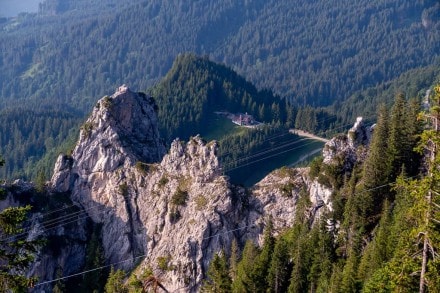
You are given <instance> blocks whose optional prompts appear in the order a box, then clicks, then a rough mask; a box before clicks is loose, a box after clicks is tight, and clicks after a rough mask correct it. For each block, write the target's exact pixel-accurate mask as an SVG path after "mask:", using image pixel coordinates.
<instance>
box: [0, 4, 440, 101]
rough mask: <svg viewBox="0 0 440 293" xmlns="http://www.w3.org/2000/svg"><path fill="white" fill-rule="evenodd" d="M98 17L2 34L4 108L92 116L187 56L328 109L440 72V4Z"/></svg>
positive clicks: (170, 7) (132, 10)
mask: <svg viewBox="0 0 440 293" xmlns="http://www.w3.org/2000/svg"><path fill="white" fill-rule="evenodd" d="M60 1H61V0H59V1H58V2H60ZM52 2H53V1H52ZM62 2H63V3H64V2H66V3H67V4H65V6H66V7H69V5H71V6H72V7H73V8H74V7H75V6H74V5H73V4H72V3H71V2H73V1H62ZM133 2H138V1H133ZM60 3H61V2H60ZM69 3H70V4H69ZM104 3H105V1H104ZM78 5H79V4H78ZM91 7H92V8H91V9H90V10H84V13H86V15H90V17H83V18H79V17H74V16H73V15H74V13H73V12H72V11H75V13H76V14H78V13H79V12H78V10H67V11H66V12H64V13H60V14H58V15H57V16H51V17H49V16H23V17H22V18H21V19H18V20H13V21H12V22H13V23H12V24H11V23H10V22H7V23H6V24H4V25H3V30H2V32H1V34H0V40H1V44H2V45H1V58H0V60H1V62H0V68H1V70H0V72H1V75H0V81H1V83H0V86H1V89H2V92H1V99H2V100H5V99H14V100H16V99H20V98H37V99H38V100H42V99H46V100H52V99H57V100H59V99H61V100H66V101H69V102H73V104H74V105H75V106H76V107H79V108H82V109H88V108H89V106H90V105H91V104H93V102H92V101H91V100H92V99H93V98H92V97H96V96H102V95H103V94H104V92H105V89H107V88H113V87H116V86H117V85H119V84H122V83H124V82H125V83H129V84H132V85H133V87H135V88H147V87H148V86H149V85H151V84H152V82H154V81H155V80H157V79H158V78H159V77H162V76H163V75H164V74H165V73H166V72H167V71H168V69H169V68H170V67H171V63H172V60H174V58H175V57H176V56H177V54H178V53H181V52H185V51H193V52H195V53H199V54H209V55H211V56H213V57H214V60H217V61H222V62H225V63H226V64H227V65H230V66H232V67H233V68H235V69H237V70H238V72H239V73H241V74H244V76H245V77H246V78H248V79H249V80H250V81H252V82H254V83H255V84H256V85H257V86H258V87H266V88H271V89H273V90H274V91H275V92H276V93H278V94H281V95H283V96H288V97H291V98H294V99H295V100H297V101H299V102H301V103H302V102H304V101H305V102H308V103H312V104H329V103H331V102H332V101H333V100H335V99H343V98H345V97H347V96H349V95H350V93H352V92H353V91H355V90H359V89H362V88H366V87H368V86H371V85H376V84H377V83H381V82H383V81H387V80H390V79H392V78H393V77H396V76H398V75H400V74H401V73H403V72H405V71H407V70H409V69H411V68H416V67H419V66H422V65H426V64H429V63H432V62H434V61H436V60H438V52H439V44H440V41H439V35H438V33H437V32H438V29H439V25H440V24H439V19H438V15H439V9H440V8H439V4H438V2H437V1H435V0H431V1H409V0H399V1H383V0H375V1H369V2H353V1H347V0H338V1H336V2H335V1H333V2H331V3H330V2H328V1H315V2H313V3H310V2H309V1H301V0H297V1H274V0H272V1H262V0H255V1H207V0H204V1H192V2H191V3H186V2H183V1H177V2H176V1H159V0H153V1H145V2H142V3H139V4H134V5H132V6H130V7H128V8H121V7H120V6H115V9H114V11H113V13H112V14H109V13H108V12H109V10H108V9H106V10H104V12H105V13H103V15H102V16H99V17H98V16H97V11H96V10H94V9H93V6H91ZM81 11H83V10H81ZM93 13H95V14H96V17H93V16H94V14H93ZM61 22H62V23H63V24H60V23H61ZM55 24H56V25H55ZM31 29H38V31H33V30H32V33H29V31H30V30H31ZM3 105H4V104H3Z"/></svg>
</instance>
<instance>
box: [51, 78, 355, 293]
mask: <svg viewBox="0 0 440 293" xmlns="http://www.w3.org/2000/svg"><path fill="white" fill-rule="evenodd" d="M155 108H156V106H155V104H154V100H153V99H152V98H150V97H147V96H146V95H144V94H140V93H134V92H132V91H130V90H129V89H128V88H127V87H125V86H124V87H121V88H119V89H118V91H117V92H116V93H115V94H114V95H112V96H111V97H104V98H102V99H101V100H100V101H98V103H97V105H96V107H95V109H94V110H93V112H92V114H91V116H90V117H89V119H88V120H87V122H86V123H85V124H84V126H83V128H82V130H81V134H80V139H79V141H78V143H77V145H76V147H75V149H74V151H73V153H72V156H60V157H59V158H58V161H57V163H56V166H55V172H54V175H53V178H52V181H51V184H52V187H53V191H54V192H68V193H70V194H71V199H72V200H73V201H74V202H75V203H76V204H77V205H79V206H80V207H81V208H82V209H83V210H84V211H85V212H87V214H88V215H89V216H90V218H91V219H92V220H93V221H94V222H95V223H101V224H102V241H103V247H104V250H105V257H106V261H107V263H108V264H115V267H116V268H123V269H125V270H131V269H133V268H135V267H136V268H137V269H136V272H141V271H142V270H143V269H146V268H149V269H152V271H153V273H154V274H155V275H156V276H159V277H160V278H161V280H162V281H163V284H164V285H165V287H166V288H167V289H168V290H170V291H173V290H176V289H177V288H179V290H181V291H187V292H194V291H197V290H198V289H199V287H200V284H201V281H202V279H203V278H204V277H205V276H206V271H207V268H208V265H209V262H210V260H211V259H212V257H213V255H214V254H215V253H218V252H219V251H221V250H222V249H223V250H225V251H229V249H230V246H231V243H232V240H233V239H234V238H235V239H236V240H237V241H238V242H239V243H241V244H243V243H244V242H245V241H246V240H247V239H253V240H254V241H255V242H258V243H261V240H262V239H261V238H262V233H263V229H264V226H265V223H266V221H267V220H268V219H269V218H270V219H272V221H273V223H274V228H275V233H279V232H280V231H283V230H284V229H285V228H287V227H290V226H291V225H292V223H293V222H292V221H293V219H294V213H295V208H296V202H297V200H298V197H299V196H300V193H301V192H307V193H309V194H310V200H311V202H312V206H311V208H310V209H309V211H308V212H309V217H310V219H311V222H312V221H313V219H314V218H315V217H316V216H317V215H319V213H320V211H322V210H325V209H331V208H332V207H331V199H330V195H331V190H330V189H329V188H326V187H324V186H322V185H320V184H319V183H318V182H316V181H315V180H311V179H310V178H309V177H308V169H289V168H285V169H281V170H277V171H275V172H273V173H271V174H269V175H268V176H267V177H266V178H264V179H263V180H262V181H261V182H259V183H258V184H256V185H255V186H254V187H253V188H251V189H249V190H245V189H244V188H241V187H238V186H233V185H231V184H230V183H229V181H228V178H227V177H225V176H223V175H222V169H221V166H220V164H219V161H218V158H217V156H216V151H217V144H216V143H215V142H210V143H206V142H204V141H203V140H202V139H201V138H200V137H198V136H196V137H194V138H192V139H190V140H189V141H188V142H187V143H184V142H182V141H180V140H179V139H176V140H175V141H174V142H173V143H172V145H171V148H170V150H169V151H168V153H167V154H166V155H165V148H164V146H163V144H162V143H161V140H160V138H159V135H158V131H157V121H156V120H157V119H156V114H155ZM330 143H331V142H330ZM333 144H334V142H333ZM326 148H328V149H333V150H334V151H336V152H337V148H338V145H335V146H333V145H328V146H326ZM348 149H350V148H348ZM350 150H351V149H350ZM348 153H349V152H347V155H348ZM338 154H341V153H338ZM330 161H331V160H330ZM330 161H329V163H330Z"/></svg>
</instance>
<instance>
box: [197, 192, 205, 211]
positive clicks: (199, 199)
mask: <svg viewBox="0 0 440 293" xmlns="http://www.w3.org/2000/svg"><path fill="white" fill-rule="evenodd" d="M195 202H196V209H197V210H198V211H201V210H203V209H204V208H205V207H206V205H207V204H208V200H207V199H206V197H204V196H203V195H199V196H197V197H196V199H195Z"/></svg>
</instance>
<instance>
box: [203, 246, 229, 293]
mask: <svg viewBox="0 0 440 293" xmlns="http://www.w3.org/2000/svg"><path fill="white" fill-rule="evenodd" d="M231 285H232V281H231V277H230V276H229V269H228V263H227V259H226V255H225V253H224V252H221V253H217V254H215V255H214V258H213V259H212V261H211V264H210V265H209V269H208V280H207V282H205V283H204V284H203V287H202V291H203V292H212V293H227V292H231V290H232V288H231Z"/></svg>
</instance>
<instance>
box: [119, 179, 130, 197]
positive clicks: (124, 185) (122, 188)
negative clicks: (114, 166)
mask: <svg viewBox="0 0 440 293" xmlns="http://www.w3.org/2000/svg"><path fill="white" fill-rule="evenodd" d="M119 193H120V194H121V195H122V196H124V197H125V196H127V195H128V185H127V183H125V182H124V183H122V184H120V185H119Z"/></svg>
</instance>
